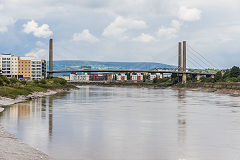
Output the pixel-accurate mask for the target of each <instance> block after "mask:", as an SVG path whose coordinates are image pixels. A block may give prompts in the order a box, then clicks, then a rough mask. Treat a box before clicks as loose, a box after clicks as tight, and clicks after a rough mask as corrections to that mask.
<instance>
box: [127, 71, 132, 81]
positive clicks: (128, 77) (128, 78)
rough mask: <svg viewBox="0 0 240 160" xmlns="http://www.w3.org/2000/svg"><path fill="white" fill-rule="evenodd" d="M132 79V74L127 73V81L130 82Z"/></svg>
mask: <svg viewBox="0 0 240 160" xmlns="http://www.w3.org/2000/svg"><path fill="white" fill-rule="evenodd" d="M130 79H131V76H130V73H129V72H128V73H127V80H130Z"/></svg>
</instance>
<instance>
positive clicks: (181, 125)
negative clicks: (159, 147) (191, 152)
mask: <svg viewBox="0 0 240 160" xmlns="http://www.w3.org/2000/svg"><path fill="white" fill-rule="evenodd" d="M177 97H178V101H179V103H178V115H177V117H178V149H179V153H178V154H179V155H178V156H179V160H186V155H185V153H186V149H185V146H186V145H185V139H186V123H187V122H186V115H185V114H186V105H185V104H186V99H185V97H186V91H185V90H178V96H177Z"/></svg>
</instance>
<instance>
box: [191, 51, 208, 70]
mask: <svg viewBox="0 0 240 160" xmlns="http://www.w3.org/2000/svg"><path fill="white" fill-rule="evenodd" d="M188 53H191V55H193V56H194V57H195V58H197V59H198V60H199V61H201V62H202V63H203V64H204V65H205V66H206V67H208V68H211V67H212V66H210V67H209V64H207V63H206V62H204V61H203V60H202V59H200V58H199V57H198V56H197V55H196V54H194V53H193V52H192V51H190V50H188Z"/></svg>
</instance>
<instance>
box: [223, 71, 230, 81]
mask: <svg viewBox="0 0 240 160" xmlns="http://www.w3.org/2000/svg"><path fill="white" fill-rule="evenodd" d="M229 77H230V70H229V69H228V70H226V72H225V73H224V75H223V77H222V78H223V79H224V80H226V79H227V78H229Z"/></svg>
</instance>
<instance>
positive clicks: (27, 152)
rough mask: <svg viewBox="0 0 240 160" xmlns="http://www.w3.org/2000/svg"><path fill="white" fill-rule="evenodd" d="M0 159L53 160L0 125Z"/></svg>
mask: <svg viewBox="0 0 240 160" xmlns="http://www.w3.org/2000/svg"><path fill="white" fill-rule="evenodd" d="M0 159H1V160H38V159H39V160H40V159H41V160H53V159H52V158H50V157H49V156H48V155H46V154H44V153H43V152H41V151H38V150H36V149H34V148H32V147H30V146H29V145H27V144H24V143H23V142H21V141H20V140H18V139H17V138H16V137H15V136H14V135H13V134H10V133H8V132H7V131H5V129H4V128H3V127H2V126H1V125H0Z"/></svg>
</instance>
